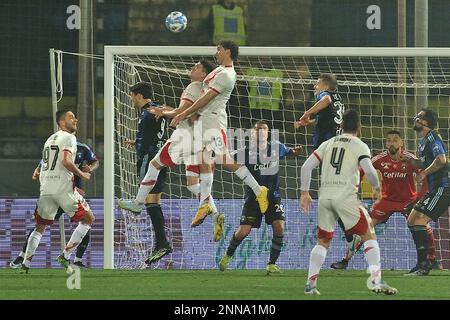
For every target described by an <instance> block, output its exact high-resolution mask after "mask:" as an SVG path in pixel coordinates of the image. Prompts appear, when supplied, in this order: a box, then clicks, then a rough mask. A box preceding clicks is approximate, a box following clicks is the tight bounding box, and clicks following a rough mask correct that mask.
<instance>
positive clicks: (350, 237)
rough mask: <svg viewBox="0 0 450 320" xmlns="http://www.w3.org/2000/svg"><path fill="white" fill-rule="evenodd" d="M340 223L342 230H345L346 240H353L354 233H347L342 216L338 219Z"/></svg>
mask: <svg viewBox="0 0 450 320" xmlns="http://www.w3.org/2000/svg"><path fill="white" fill-rule="evenodd" d="M338 224H339V226H340V227H341V229H342V231H343V232H344V235H345V240H346V241H347V242H352V241H353V235H347V234H346V233H345V226H344V223H343V222H342V220H341V218H339V219H338Z"/></svg>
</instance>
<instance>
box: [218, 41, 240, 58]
mask: <svg viewBox="0 0 450 320" xmlns="http://www.w3.org/2000/svg"><path fill="white" fill-rule="evenodd" d="M217 45H219V46H222V47H223V48H224V49H225V50H230V55H231V59H232V60H233V61H236V59H237V58H238V56H239V47H238V45H237V44H236V43H234V42H233V41H231V40H220V41H219V42H218V43H217Z"/></svg>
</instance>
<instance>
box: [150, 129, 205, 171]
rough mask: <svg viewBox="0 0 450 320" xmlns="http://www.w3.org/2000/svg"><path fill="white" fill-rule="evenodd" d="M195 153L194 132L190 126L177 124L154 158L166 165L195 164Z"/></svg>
mask: <svg viewBox="0 0 450 320" xmlns="http://www.w3.org/2000/svg"><path fill="white" fill-rule="evenodd" d="M197 158H198V157H197V155H196V153H195V152H194V134H193V128H192V126H187V125H183V126H181V125H180V126H179V127H178V128H177V129H175V131H174V132H173V133H172V135H171V136H170V138H169V139H168V140H167V141H166V143H165V144H164V146H163V147H162V148H161V150H160V151H159V152H158V154H157V156H156V160H157V161H158V162H159V163H160V164H161V165H165V166H167V167H174V166H176V165H179V164H182V163H184V164H186V165H196V164H198V162H197Z"/></svg>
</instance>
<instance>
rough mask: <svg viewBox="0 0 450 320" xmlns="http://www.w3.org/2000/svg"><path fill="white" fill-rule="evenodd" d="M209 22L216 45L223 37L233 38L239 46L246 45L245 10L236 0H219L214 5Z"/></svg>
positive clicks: (226, 38)
mask: <svg viewBox="0 0 450 320" xmlns="http://www.w3.org/2000/svg"><path fill="white" fill-rule="evenodd" d="M209 23H210V30H211V31H212V42H213V44H214V45H216V44H217V42H218V41H219V40H222V39H225V40H232V41H234V42H235V43H236V44H237V45H239V46H245V45H246V37H247V36H246V33H245V21H244V10H243V9H242V8H241V7H239V6H238V5H236V4H235V3H234V0H219V2H218V4H215V5H213V6H212V9H211V13H210V17H209Z"/></svg>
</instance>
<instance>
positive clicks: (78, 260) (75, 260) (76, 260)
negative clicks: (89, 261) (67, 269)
mask: <svg viewBox="0 0 450 320" xmlns="http://www.w3.org/2000/svg"><path fill="white" fill-rule="evenodd" d="M80 261H81V258H78V257H75V258H74V259H73V262H80Z"/></svg>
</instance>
